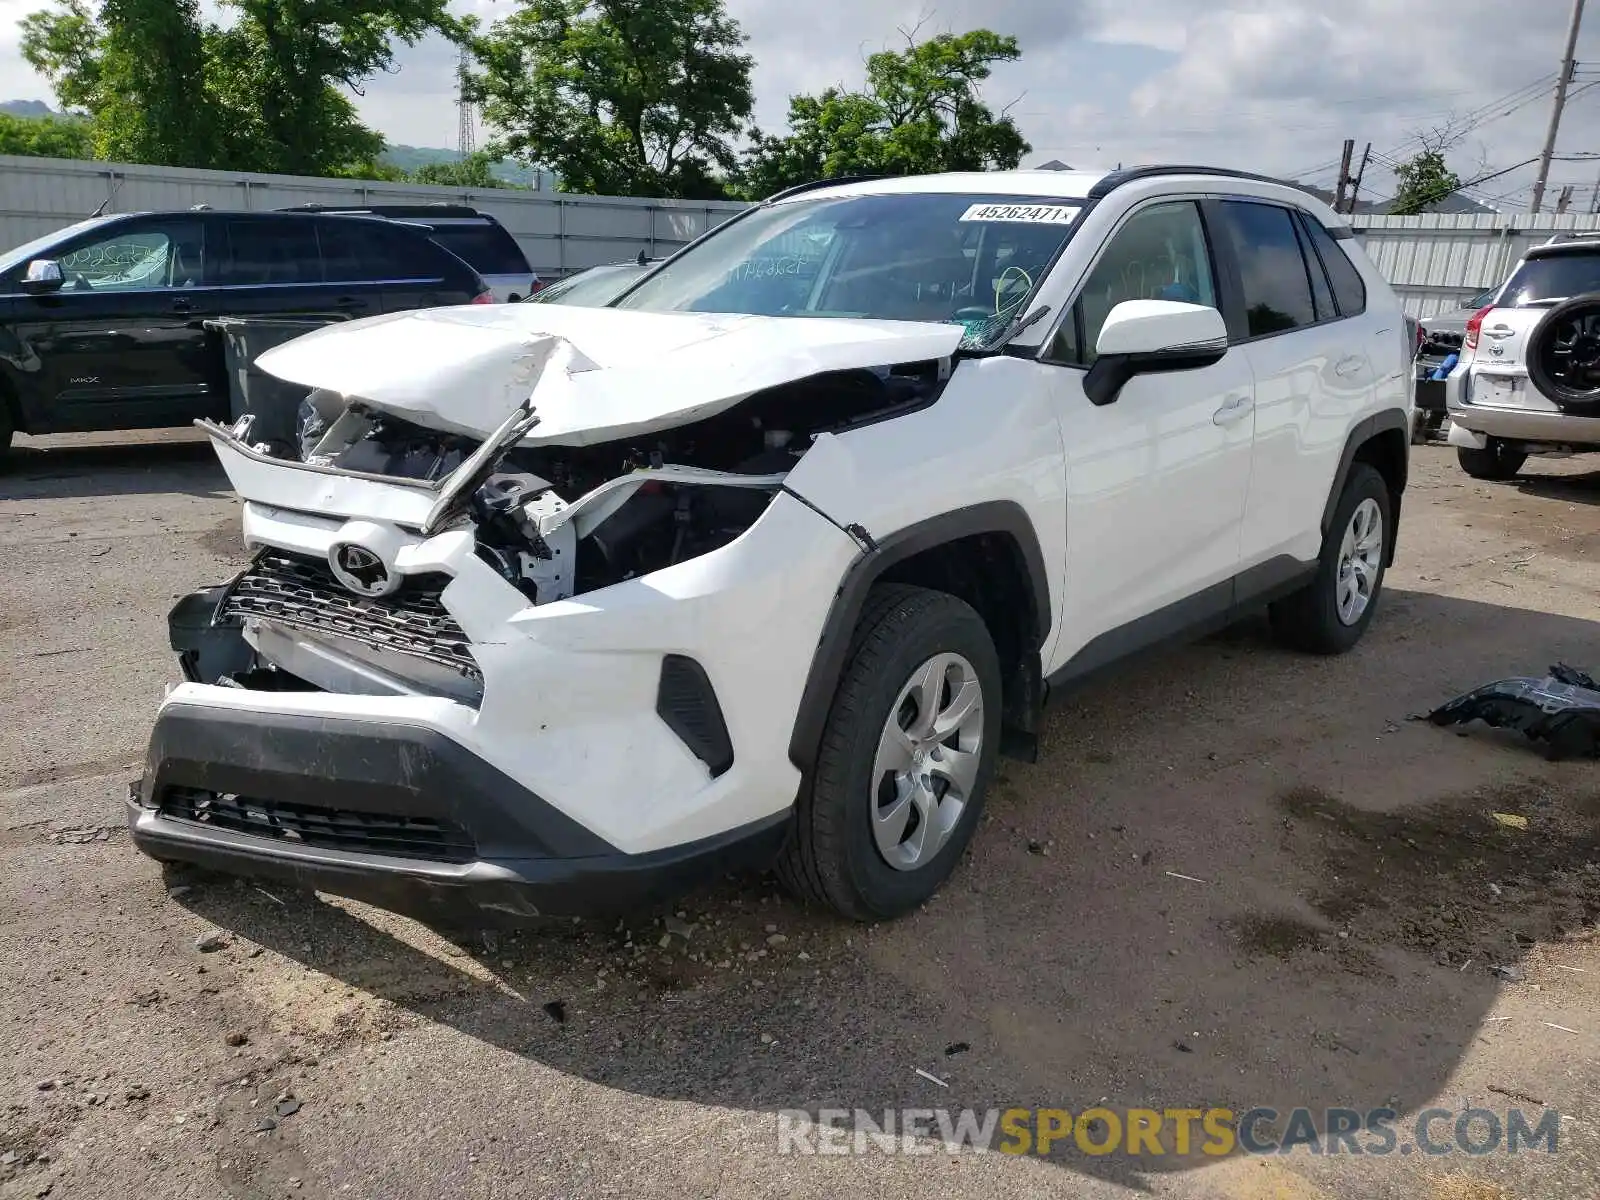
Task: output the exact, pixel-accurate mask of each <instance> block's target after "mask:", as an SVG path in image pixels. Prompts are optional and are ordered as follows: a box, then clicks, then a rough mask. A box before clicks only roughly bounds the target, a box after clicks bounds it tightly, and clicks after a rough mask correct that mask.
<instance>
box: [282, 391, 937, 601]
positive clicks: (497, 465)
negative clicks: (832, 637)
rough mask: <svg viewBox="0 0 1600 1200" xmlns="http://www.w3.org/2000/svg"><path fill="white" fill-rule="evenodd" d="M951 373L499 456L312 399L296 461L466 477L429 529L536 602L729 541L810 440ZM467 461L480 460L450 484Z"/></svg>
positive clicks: (889, 408)
mask: <svg viewBox="0 0 1600 1200" xmlns="http://www.w3.org/2000/svg"><path fill="white" fill-rule="evenodd" d="M948 377H949V363H948V361H946V360H934V361H927V362H918V363H908V364H900V365H896V366H889V367H881V368H873V369H858V370H849V371H835V372H828V373H824V374H819V375H814V376H811V377H809V378H806V379H800V380H796V381H794V382H792V383H788V384H784V385H781V386H779V387H775V388H769V389H767V390H765V391H763V392H760V393H758V394H756V395H753V396H751V397H749V398H747V399H746V400H744V401H743V402H742V403H740V404H738V405H736V406H735V407H733V408H731V409H728V410H726V411H723V412H720V413H717V414H716V415H714V416H711V417H708V418H706V419H704V420H700V421H697V422H694V423H692V424H689V425H685V426H681V427H679V428H675V429H668V430H664V431H660V432H656V433H651V434H647V435H640V436H637V437H634V438H628V439H622V440H619V441H615V442H606V443H601V444H597V445H591V446H570V447H568V446H525V445H519V444H517V442H518V441H520V439H518V438H514V437H513V436H512V435H514V434H515V433H516V432H517V430H516V429H511V430H510V431H509V432H508V434H507V437H506V441H507V442H508V443H509V444H508V445H506V446H505V448H504V449H503V450H499V451H495V450H494V449H493V448H492V447H490V446H488V445H487V444H486V443H485V442H482V441H479V440H477V439H474V438H471V437H466V436H463V435H457V434H447V433H439V432H437V431H435V430H430V429H426V428H424V427H422V426H420V425H417V424H415V423H413V422H410V421H407V420H405V419H403V418H400V417H397V416H395V415H393V414H391V413H385V412H381V411H377V410H370V409H366V408H363V407H362V406H361V405H359V404H352V405H349V406H346V405H345V403H344V401H343V399H342V397H339V396H337V395H334V394H329V393H326V392H315V391H314V392H313V393H312V394H311V396H310V397H309V398H308V399H307V400H306V401H305V403H304V404H302V406H301V411H300V422H299V426H300V455H301V458H302V460H303V461H305V462H306V463H308V464H311V465H314V466H321V467H330V468H333V469H336V470H339V471H349V472H358V473H360V474H363V475H369V476H380V477H385V478H401V479H418V480H427V481H430V482H439V481H444V480H447V479H448V480H450V481H451V484H452V485H453V486H454V487H456V488H459V487H460V485H461V483H462V480H461V479H459V478H452V477H454V476H457V473H458V472H459V473H462V474H463V475H467V474H470V475H473V478H472V479H471V480H470V481H468V482H469V483H476V485H477V486H476V487H472V488H471V489H470V492H469V494H467V495H464V496H462V497H461V498H460V501H459V503H458V504H456V505H455V507H454V509H453V511H452V512H451V513H450V514H449V519H448V520H441V521H440V522H439V525H440V526H441V527H442V526H444V525H446V524H451V523H454V524H460V523H462V522H464V521H466V520H470V521H471V523H472V525H473V526H474V527H475V529H476V536H477V542H478V554H479V556H480V557H481V558H483V559H484V560H486V561H487V562H489V563H490V564H491V565H493V566H494V568H495V569H496V570H497V571H498V572H499V573H500V575H501V576H502V577H503V578H505V579H506V580H507V581H508V582H510V583H512V584H513V585H515V586H516V587H517V588H518V589H520V590H521V591H522V592H523V593H524V595H526V596H527V597H528V599H529V600H530V601H532V602H534V603H536V604H542V603H548V602H550V601H553V600H560V599H565V598H566V597H568V596H571V595H576V594H580V593H583V592H586V591H592V590H594V589H596V588H601V587H606V586H609V585H610V584H613V583H618V582H621V581H622V580H625V579H629V578H632V577H634V576H637V575H643V574H648V573H649V572H652V571H657V570H660V569H662V568H663V567H668V566H671V565H673V564H675V563H678V562H682V561H684V560H686V559H690V558H695V557H698V556H700V555H703V554H707V553H709V552H711V551H713V550H716V549H717V548H719V547H721V546H723V545H726V544H727V543H728V542H731V541H732V540H733V539H735V538H737V537H738V536H739V535H740V534H741V533H743V532H744V531H745V530H746V529H748V528H749V527H750V526H751V525H753V524H754V523H755V522H756V520H757V519H758V518H759V517H760V516H761V514H762V512H764V511H765V510H766V508H767V506H768V505H769V504H770V503H771V501H772V498H773V496H774V495H775V494H776V493H777V491H778V490H779V489H780V488H781V487H782V484H783V479H784V476H786V475H787V474H788V472H789V471H790V470H792V469H793V467H794V465H795V463H796V462H797V461H798V460H799V459H800V457H801V456H802V455H803V454H804V453H805V452H806V450H807V449H809V448H810V446H811V444H812V442H813V441H814V440H815V439H816V437H818V436H819V435H821V434H823V433H829V432H842V431H844V430H847V429H849V428H851V427H853V426H857V425H860V424H865V423H869V422H872V421H876V420H881V419H884V418H885V417H889V416H895V415H899V414H900V413H903V412H907V411H911V410H913V409H916V408H920V407H923V406H925V405H927V404H929V403H932V402H933V400H935V399H936V398H937V396H938V393H939V389H940V388H941V387H942V385H943V383H944V381H945V380H946V379H948ZM529 411H530V415H529V418H528V421H527V422H526V425H527V428H529V429H531V428H534V427H535V426H536V424H537V410H536V408H534V409H530V410H529ZM514 416H515V414H513V417H514ZM497 436H498V435H497ZM491 440H493V439H491ZM485 451H488V453H487V454H485ZM474 456H479V457H480V459H481V460H482V461H480V462H479V463H478V464H476V467H475V470H472V471H467V472H463V468H464V467H468V466H469V465H470V460H472V459H473V458H474Z"/></svg>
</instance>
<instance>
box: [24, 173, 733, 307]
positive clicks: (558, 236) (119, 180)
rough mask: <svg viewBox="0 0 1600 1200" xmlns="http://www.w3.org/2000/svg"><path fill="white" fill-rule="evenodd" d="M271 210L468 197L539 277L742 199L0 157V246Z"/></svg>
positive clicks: (664, 247) (679, 235)
mask: <svg viewBox="0 0 1600 1200" xmlns="http://www.w3.org/2000/svg"><path fill="white" fill-rule="evenodd" d="M107 197H110V203H109V204H107V205H106V211H107V212H139V211H144V210H150V209H184V208H190V207H192V206H194V205H196V204H208V205H210V206H211V207H212V208H217V209H273V208H285V207H288V206H289V205H294V204H435V203H439V202H441V201H442V202H446V203H456V204H470V205H472V206H473V207H474V208H477V209H479V210H480V211H482V212H486V213H492V214H493V215H494V217H495V219H496V220H498V221H499V222H500V223H501V224H502V225H504V226H505V227H506V228H507V229H508V230H510V232H511V234H512V236H514V237H515V238H516V239H517V241H518V242H519V243H520V244H521V245H522V249H523V252H524V253H525V254H527V256H528V261H529V262H530V263H531V264H532V265H533V269H534V270H535V271H537V272H539V274H540V275H542V276H545V277H546V278H552V277H555V276H558V275H565V274H568V273H569V272H572V271H576V270H579V269H580V268H583V267H590V266H594V265H595V264H596V263H605V262H618V261H620V260H622V259H627V258H633V257H634V256H635V255H637V254H638V253H639V251H640V250H643V251H645V252H646V253H647V254H649V255H651V256H652V257H654V256H657V255H662V254H667V253H670V252H671V251H673V250H676V249H677V248H678V247H679V246H681V245H683V244H684V243H685V242H688V241H690V240H692V239H694V238H696V237H699V236H700V234H702V233H704V232H705V231H706V230H707V229H708V228H710V227H711V226H713V225H716V224H719V223H721V222H722V221H725V220H727V219H728V218H729V217H730V216H732V215H733V214H734V213H736V212H738V211H739V210H740V209H742V208H744V207H745V206H744V205H742V204H735V203H730V202H727V201H699V200H649V199H639V198H634V197H627V196H569V195H566V194H564V193H561V192H524V191H511V190H507V189H500V188H490V189H486V190H483V191H476V190H470V189H469V190H464V189H461V188H444V187H422V186H418V185H414V184H396V183H374V182H369V181H365V180H352V179H307V178H301V177H298V176H294V175H247V174H235V173H232V172H226V171H193V170H187V169H185V168H181V167H145V166H129V165H124V164H119V163H102V162H71V161H67V160H63V159H53V158H18V157H13V156H10V155H0V250H4V249H6V248H7V247H10V246H16V245H20V244H21V243H23V242H27V241H31V240H33V239H34V238H36V237H39V236H41V235H43V234H46V233H50V232H51V231H53V230H56V229H59V228H61V227H62V226H63V225H68V224H71V223H72V222H73V221H77V220H80V219H82V218H83V217H86V216H88V215H89V214H90V213H92V212H94V210H95V209H96V208H98V207H99V206H100V204H101V203H102V202H103V201H105V200H106V199H107Z"/></svg>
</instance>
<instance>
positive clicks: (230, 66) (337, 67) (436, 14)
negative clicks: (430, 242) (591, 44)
mask: <svg viewBox="0 0 1600 1200" xmlns="http://www.w3.org/2000/svg"><path fill="white" fill-rule="evenodd" d="M221 3H222V4H223V5H224V7H225V8H226V9H228V10H230V13H229V16H230V17H231V19H229V20H226V21H223V22H214V23H202V22H201V20H200V16H199V5H198V0H56V5H55V7H54V8H51V9H46V10H43V11H41V12H36V13H33V14H32V15H30V16H28V17H26V18H25V19H24V20H23V22H22V25H23V43H22V44H23V53H24V55H25V56H26V57H27V58H28V61H29V62H30V63H32V64H33V66H34V67H35V68H36V69H37V70H39V71H40V72H41V73H42V74H44V75H45V76H46V77H47V78H48V79H49V80H50V81H51V84H52V86H53V87H54V88H55V91H56V95H57V96H58V97H59V99H60V100H61V102H62V104H64V105H65V106H67V107H68V108H69V109H71V110H76V111H82V112H87V113H89V114H90V115H92V116H93V117H94V118H95V128H96V134H97V143H96V149H97V151H98V153H99V155H100V157H102V158H114V159H123V160H131V161H134V162H154V163H166V164H169V165H173V166H204V167H218V168H228V169H234V170H255V171H277V172H285V173H290V174H304V175H324V174H330V173H335V172H338V171H340V170H343V169H347V168H350V167H353V166H359V165H360V164H364V163H372V162H373V161H374V160H376V158H377V156H378V154H379V153H381V151H382V149H383V139H382V137H380V136H379V135H378V134H377V133H376V132H374V131H373V130H371V129H368V128H367V127H366V126H365V125H363V124H362V123H361V121H360V120H359V118H358V116H357V114H356V110H355V105H354V104H353V103H352V102H351V100H350V97H349V96H348V95H347V94H346V93H345V90H344V89H346V88H348V89H351V90H354V91H359V90H360V88H361V87H362V86H363V84H364V83H365V82H366V80H368V79H370V78H371V77H372V76H373V75H375V74H377V73H379V72H381V71H385V70H388V69H389V68H391V67H392V66H393V63H394V52H393V47H394V43H395V42H396V41H402V42H406V43H408V44H409V43H414V42H416V41H417V40H419V39H420V38H421V37H423V36H424V35H425V34H427V33H428V32H430V31H432V30H439V31H442V32H444V33H445V34H447V35H448V36H450V37H454V38H461V37H463V36H465V33H466V28H465V26H464V25H463V24H462V23H461V22H460V21H458V20H457V19H456V18H454V17H452V16H451V15H450V14H449V12H448V0H221Z"/></svg>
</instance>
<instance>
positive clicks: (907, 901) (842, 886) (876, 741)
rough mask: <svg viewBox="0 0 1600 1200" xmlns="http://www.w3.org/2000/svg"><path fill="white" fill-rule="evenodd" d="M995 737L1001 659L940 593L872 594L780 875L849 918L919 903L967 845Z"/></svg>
mask: <svg viewBox="0 0 1600 1200" xmlns="http://www.w3.org/2000/svg"><path fill="white" fill-rule="evenodd" d="M999 738H1000V663H999V658H998V656H997V655H996V653H995V648H994V642H993V641H992V640H991V638H990V636H989V631H988V628H987V627H986V626H985V625H984V623H983V619H982V618H981V617H979V616H978V614H977V613H976V612H975V611H973V609H972V608H971V607H970V606H969V605H967V604H966V603H965V602H963V601H962V600H960V599H958V598H956V597H955V596H951V595H949V594H947V593H944V592H936V591H930V590H928V589H926V588H919V587H910V586H907V585H904V584H885V585H880V586H879V587H876V588H874V589H873V590H872V592H871V594H870V595H869V597H868V600H867V606H866V610H865V612H864V613H863V614H862V617H861V621H860V623H859V624H858V625H857V626H856V632H855V636H854V638H853V639H852V643H851V647H850V654H849V657H848V659H847V661H846V665H845V669H844V673H843V675H842V677H841V679H840V682H839V690H838V692H837V694H836V695H835V697H834V702H833V708H832V711H831V712H830V713H829V715H828V723H827V725H826V727H825V728H824V730H823V737H822V745H821V747H820V749H819V752H818V755H817V763H816V770H815V772H814V777H813V779H812V783H811V786H810V788H809V789H808V791H807V792H806V794H804V795H802V796H801V798H800V802H799V804H798V807H797V810H796V813H795V819H794V825H793V827H792V829H791V830H790V835H789V840H788V843H787V844H786V846H785V847H784V851H783V853H782V855H781V857H780V859H779V863H778V873H779V876H780V878H781V879H782V880H783V881H784V883H785V884H786V885H787V886H788V887H789V889H790V890H791V891H793V892H794V893H795V894H797V895H798V896H800V897H801V898H802V899H806V900H813V901H816V902H819V903H822V904H827V905H829V906H831V907H833V908H834V909H836V910H838V911H839V912H840V913H842V914H844V915H845V916H847V917H850V918H852V919H854V920H858V921H872V920H882V919H886V918H890V917H897V916H900V915H901V914H903V913H905V912H908V911H910V910H911V909H913V908H915V907H916V906H917V905H919V904H921V903H922V902H923V901H925V900H927V899H928V898H929V897H930V896H932V895H933V894H934V892H936V891H937V890H938V889H939V886H940V885H941V884H942V883H944V881H945V880H946V879H947V878H948V877H949V875H950V873H951V871H953V870H954V869H955V865H956V863H957V862H959V861H960V859H961V856H962V854H963V853H964V852H965V851H966V848H967V843H968V842H969V841H971V840H972V833H973V830H974V829H975V828H976V827H977V823H978V816H979V813H980V812H981V811H982V808H983V796H984V791H985V789H986V787H987V786H988V782H989V776H990V774H991V772H992V771H993V769H994V759H995V753H996V747H997V744H998V742H999Z"/></svg>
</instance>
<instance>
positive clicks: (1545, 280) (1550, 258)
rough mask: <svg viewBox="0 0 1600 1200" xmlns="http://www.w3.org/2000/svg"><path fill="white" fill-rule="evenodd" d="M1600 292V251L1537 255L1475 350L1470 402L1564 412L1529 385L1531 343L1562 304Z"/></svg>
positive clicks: (1525, 264) (1505, 295) (1492, 315)
mask: <svg viewBox="0 0 1600 1200" xmlns="http://www.w3.org/2000/svg"><path fill="white" fill-rule="evenodd" d="M1590 292H1600V247H1589V246H1583V247H1580V248H1571V249H1569V248H1561V249H1557V250H1554V251H1546V252H1543V253H1541V252H1539V251H1538V250H1535V251H1533V252H1531V253H1530V254H1529V255H1528V257H1527V258H1525V259H1524V260H1523V261H1522V262H1521V263H1519V264H1518V266H1517V269H1516V271H1514V272H1513V273H1512V276H1511V278H1510V279H1509V280H1508V281H1507V282H1506V286H1505V288H1504V290H1503V291H1502V292H1501V294H1500V300H1499V303H1498V304H1496V305H1495V307H1494V308H1492V309H1490V310H1489V312H1488V313H1486V314H1485V315H1484V318H1483V320H1482V322H1481V323H1480V325H1479V329H1478V338H1477V342H1476V345H1475V347H1473V348H1472V349H1473V359H1472V371H1471V380H1470V397H1469V398H1470V400H1471V402H1472V403H1473V404H1482V405H1488V406H1491V407H1498V408H1518V409H1536V410H1539V411H1544V412H1556V411H1559V410H1558V408H1557V406H1556V404H1555V402H1554V401H1552V400H1550V399H1548V398H1546V397H1545V396H1543V395H1541V394H1540V393H1539V392H1538V391H1537V390H1536V389H1535V388H1533V387H1532V386H1531V385H1530V384H1529V381H1528V338H1529V336H1530V335H1531V334H1532V333H1533V331H1534V329H1535V327H1537V326H1538V324H1539V322H1540V321H1542V320H1544V315H1545V313H1547V312H1549V311H1550V309H1552V308H1554V307H1555V306H1556V305H1557V304H1559V303H1561V301H1563V300H1566V299H1570V298H1571V297H1573V296H1582V295H1584V294H1586V293H1590Z"/></svg>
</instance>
